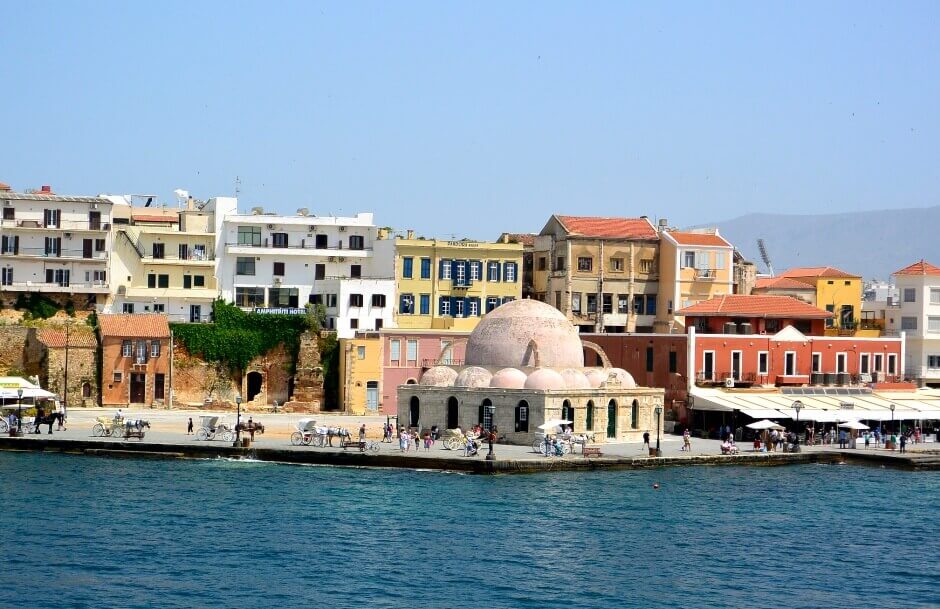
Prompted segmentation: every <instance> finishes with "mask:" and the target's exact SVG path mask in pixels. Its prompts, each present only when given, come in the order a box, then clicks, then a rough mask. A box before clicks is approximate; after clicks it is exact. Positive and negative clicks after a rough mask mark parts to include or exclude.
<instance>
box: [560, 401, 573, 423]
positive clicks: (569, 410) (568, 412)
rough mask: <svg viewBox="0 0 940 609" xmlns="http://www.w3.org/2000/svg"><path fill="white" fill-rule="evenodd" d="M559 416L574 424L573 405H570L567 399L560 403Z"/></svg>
mask: <svg viewBox="0 0 940 609" xmlns="http://www.w3.org/2000/svg"><path fill="white" fill-rule="evenodd" d="M561 418H562V419H563V420H565V421H571V424H572V425H573V424H574V406H572V405H571V402H570V401H569V400H565V401H564V402H562V404H561Z"/></svg>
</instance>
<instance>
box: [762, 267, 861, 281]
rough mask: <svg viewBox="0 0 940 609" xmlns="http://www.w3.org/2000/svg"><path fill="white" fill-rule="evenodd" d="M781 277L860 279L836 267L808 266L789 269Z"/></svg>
mask: <svg viewBox="0 0 940 609" xmlns="http://www.w3.org/2000/svg"><path fill="white" fill-rule="evenodd" d="M780 276H781V277H789V278H791V279H799V278H805V279H816V278H817V277H844V278H846V279H860V278H861V277H860V276H859V275H853V274H852V273H846V272H845V271H842V270H839V269H837V268H836V267H834V266H806V267H796V268H792V269H788V270H786V271H784V272H782V273H780Z"/></svg>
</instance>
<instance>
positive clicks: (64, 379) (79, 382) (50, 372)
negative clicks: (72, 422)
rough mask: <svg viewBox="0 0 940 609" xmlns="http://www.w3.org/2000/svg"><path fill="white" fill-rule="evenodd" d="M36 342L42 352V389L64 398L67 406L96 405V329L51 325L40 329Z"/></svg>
mask: <svg viewBox="0 0 940 609" xmlns="http://www.w3.org/2000/svg"><path fill="white" fill-rule="evenodd" d="M36 341H37V342H38V343H39V345H40V347H41V353H42V357H41V360H40V361H41V371H40V373H39V381H40V384H41V385H42V387H43V388H45V389H46V390H48V391H51V392H53V393H55V394H56V395H58V396H59V397H60V398H62V400H63V403H65V404H66V406H97V405H98V397H99V392H98V379H97V377H98V374H97V368H96V362H95V360H96V351H97V349H98V341H97V339H96V338H95V333H94V330H93V329H92V328H91V327H90V326H88V325H85V324H70V325H62V326H50V327H45V328H40V329H39V330H37V332H36Z"/></svg>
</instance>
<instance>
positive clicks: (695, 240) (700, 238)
mask: <svg viewBox="0 0 940 609" xmlns="http://www.w3.org/2000/svg"><path fill="white" fill-rule="evenodd" d="M668 234H669V236H670V237H672V238H673V239H675V240H676V243H678V244H679V245H703V246H708V245H711V246H719V247H731V244H730V243H728V242H727V241H725V239H724V237H722V236H721V235H719V234H717V233H689V232H683V231H669V233H668Z"/></svg>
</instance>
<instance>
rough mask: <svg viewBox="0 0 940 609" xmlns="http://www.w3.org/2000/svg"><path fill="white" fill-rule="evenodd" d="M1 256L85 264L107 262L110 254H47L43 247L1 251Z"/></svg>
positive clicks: (69, 251)
mask: <svg viewBox="0 0 940 609" xmlns="http://www.w3.org/2000/svg"><path fill="white" fill-rule="evenodd" d="M0 256H3V257H4V258H26V259H30V258H41V259H46V260H50V259H51V260H62V261H66V260H68V261H85V262H107V261H108V252H106V251H105V252H92V254H91V256H86V255H85V253H84V252H83V251H82V250H71V249H70V250H63V251H62V253H61V254H58V253H56V252H47V251H46V250H45V248H42V247H20V248H18V249H16V250H14V251H10V250H6V251H0Z"/></svg>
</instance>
